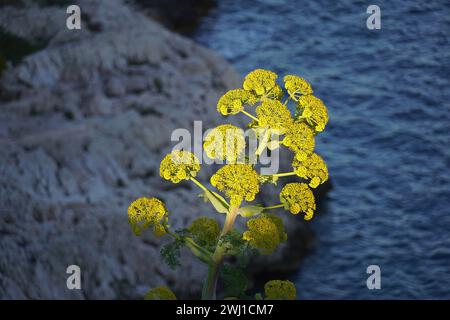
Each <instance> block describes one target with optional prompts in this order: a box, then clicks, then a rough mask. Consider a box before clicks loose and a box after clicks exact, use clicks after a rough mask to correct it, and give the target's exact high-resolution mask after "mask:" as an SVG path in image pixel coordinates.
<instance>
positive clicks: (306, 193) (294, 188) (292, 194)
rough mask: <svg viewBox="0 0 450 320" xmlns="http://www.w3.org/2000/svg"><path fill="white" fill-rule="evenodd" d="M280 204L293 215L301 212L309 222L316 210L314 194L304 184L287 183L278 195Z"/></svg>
mask: <svg viewBox="0 0 450 320" xmlns="http://www.w3.org/2000/svg"><path fill="white" fill-rule="evenodd" d="M280 202H281V203H282V204H284V206H285V208H286V209H288V210H289V211H291V213H293V214H298V213H300V212H303V213H304V214H305V217H304V218H305V220H311V218H312V217H313V215H314V210H316V202H315V199H314V194H313V192H312V191H311V189H309V188H308V185H307V184H306V183H297V182H294V183H288V184H286V185H285V186H284V187H283V189H282V190H281V193H280Z"/></svg>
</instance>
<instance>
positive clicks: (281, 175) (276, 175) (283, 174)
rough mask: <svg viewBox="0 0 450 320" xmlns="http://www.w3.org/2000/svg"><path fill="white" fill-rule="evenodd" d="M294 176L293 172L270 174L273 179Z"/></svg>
mask: <svg viewBox="0 0 450 320" xmlns="http://www.w3.org/2000/svg"><path fill="white" fill-rule="evenodd" d="M294 175H295V171H291V172H285V173H275V174H272V176H273V177H288V176H294Z"/></svg>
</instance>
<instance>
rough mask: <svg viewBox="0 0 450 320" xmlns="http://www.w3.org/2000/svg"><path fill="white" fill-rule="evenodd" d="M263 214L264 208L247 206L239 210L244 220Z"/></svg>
mask: <svg viewBox="0 0 450 320" xmlns="http://www.w3.org/2000/svg"><path fill="white" fill-rule="evenodd" d="M262 212H264V207H262V206H245V207H242V208H239V214H240V215H241V216H242V217H244V218H249V217H253V216H256V215H258V214H260V213H262Z"/></svg>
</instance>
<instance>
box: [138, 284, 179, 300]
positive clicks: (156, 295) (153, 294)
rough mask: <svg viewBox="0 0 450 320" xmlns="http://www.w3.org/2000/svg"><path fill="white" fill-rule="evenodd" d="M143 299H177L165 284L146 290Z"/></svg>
mask: <svg viewBox="0 0 450 320" xmlns="http://www.w3.org/2000/svg"><path fill="white" fill-rule="evenodd" d="M145 300H177V297H176V296H175V294H174V293H173V292H172V290H170V289H169V288H167V287H165V286H161V287H156V288H153V289H151V290H150V291H149V292H147V294H146V295H145Z"/></svg>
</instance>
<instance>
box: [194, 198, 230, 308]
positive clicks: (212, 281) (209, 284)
mask: <svg viewBox="0 0 450 320" xmlns="http://www.w3.org/2000/svg"><path fill="white" fill-rule="evenodd" d="M238 211H239V207H236V206H233V207H231V208H230V211H229V212H228V213H227V217H226V218H225V223H224V225H223V228H222V232H221V233H220V237H223V236H224V235H226V234H227V233H228V232H230V230H231V229H232V228H233V224H234V221H235V220H236V216H237V214H238ZM224 255H225V248H224V247H223V246H222V243H221V242H220V240H219V243H218V245H217V247H216V250H215V251H214V254H213V257H212V263H210V264H209V268H208V276H207V278H206V280H205V283H204V285H203V291H202V299H203V300H215V299H216V287H217V280H218V279H219V274H220V267H221V265H222V262H223V258H224Z"/></svg>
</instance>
